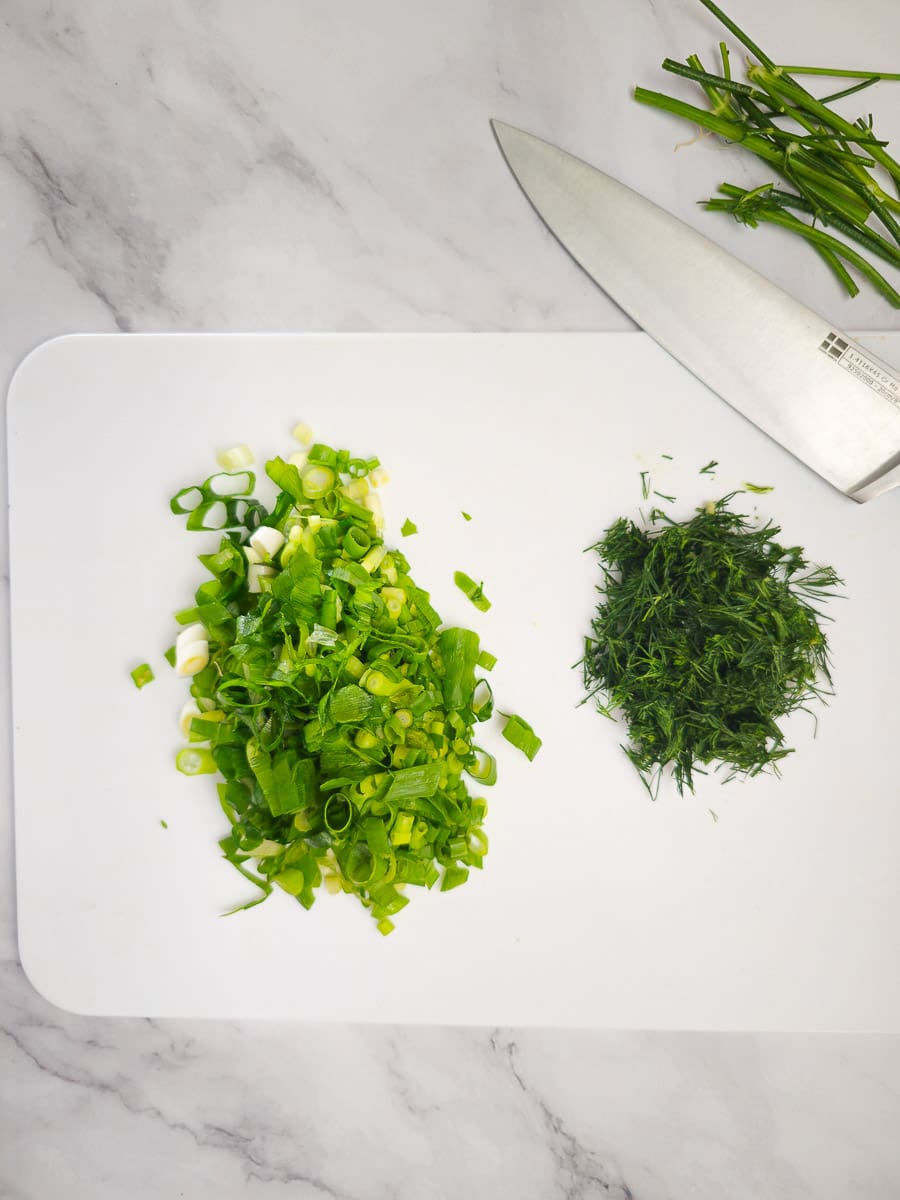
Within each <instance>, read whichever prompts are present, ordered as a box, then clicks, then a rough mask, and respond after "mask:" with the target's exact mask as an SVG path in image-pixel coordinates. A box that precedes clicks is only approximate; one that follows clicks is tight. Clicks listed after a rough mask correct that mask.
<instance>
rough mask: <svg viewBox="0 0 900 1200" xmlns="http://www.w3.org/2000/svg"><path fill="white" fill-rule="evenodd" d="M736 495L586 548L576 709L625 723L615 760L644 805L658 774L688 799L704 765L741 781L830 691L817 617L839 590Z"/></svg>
mask: <svg viewBox="0 0 900 1200" xmlns="http://www.w3.org/2000/svg"><path fill="white" fill-rule="evenodd" d="M735 494H736V493H732V494H731V495H728V496H725V497H723V498H722V499H721V500H719V501H718V502H716V503H710V504H708V505H706V506H705V507H704V508H701V509H698V510H697V512H696V515H695V516H693V517H692V518H691V519H689V520H687V521H684V522H681V523H679V522H676V521H673V520H672V519H671V518H669V517H668V516H667V515H666V514H665V513H663V512H661V511H660V510H659V509H654V510H653V511H652V513H651V514H650V519H651V522H652V524H651V526H650V528H647V529H643V528H640V527H639V526H638V525H636V524H635V523H634V521H631V520H629V519H627V518H625V517H622V518H620V519H619V520H618V521H616V522H615V524H613V525H612V526H610V528H609V529H607V531H606V533H605V534H604V536H603V538H602V539H601V540H600V541H599V542H598V543H597V544H596V545H595V546H593V547H591V549H592V550H594V551H595V552H596V553H597V555H598V557H599V560H600V564H601V568H602V571H603V583H602V585H601V587H600V588H599V589H598V590H599V591H600V593H601V599H600V602H599V605H598V609H597V613H596V616H595V618H594V620H593V621H592V623H591V636H589V637H588V638H587V639H586V646H585V656H584V659H583V669H584V683H585V687H586V689H587V692H588V696H587V699H593V700H595V702H596V704H597V708H598V710H599V711H600V712H602V713H603V714H604V715H605V716H609V717H613V716H614V715H620V716H621V717H622V718H623V719H624V721H625V724H626V726H627V729H628V737H629V745H627V746H625V747H623V749H624V750H625V753H626V754H627V755H628V757H629V758H630V759H631V761H632V763H634V765H635V767H636V768H637V770H638V771H639V772H640V775H641V778H642V779H643V781H644V783H645V785H646V786H647V788H648V790H649V791H650V794H651V796H654V797H655V795H656V792H657V789H658V787H659V781H660V778H661V777H662V774H663V771H664V770H665V769H666V768H671V771H672V775H673V777H674V780H675V783H676V786H677V787H678V791H679V792H683V791H684V789H685V788H688V790H690V791H693V786H694V773H695V772H698V773H700V774H705V773H706V772H705V771H704V770H703V768H704V767H705V766H707V765H708V764H715V766H716V769H719V768H721V767H724V768H727V769H728V775H727V779H732V778H734V777H735V776H753V775H757V774H759V773H760V772H761V771H764V770H766V769H771V770H773V771H774V772H775V773H776V774H777V772H778V763H779V762H780V760H781V759H783V758H784V757H785V756H786V755H788V754H790V753H791V752H792V751H791V749H790V748H789V747H788V746H786V745H785V742H784V735H783V733H782V731H781V728H780V727H779V724H778V722H779V720H780V719H781V718H782V717H784V716H786V715H787V714H788V713H791V712H794V711H795V710H797V709H803V710H806V711H808V709H807V705H808V704H809V702H810V701H813V700H821V699H823V697H824V696H826V695H829V694H831V693H830V686H831V675H830V673H829V659H828V643H827V640H826V637H825V634H824V633H823V632H822V628H821V625H820V621H821V620H823V619H825V618H824V617H823V614H821V613H820V612H819V610H818V608H817V607H816V603H818V602H819V601H820V600H822V599H824V598H826V597H828V596H830V595H833V594H834V592H833V589H834V588H835V587H836V586H838V585H839V584H840V583H841V580H840V579H838V577H837V575H836V574H835V572H834V571H833V570H832V569H831V568H830V567H816V566H811V565H810V564H809V563H808V562H807V561H806V559H805V558H804V554H803V551H802V550H801V549H800V547H797V546H792V547H785V546H782V545H781V544H779V542H778V541H777V540H776V539H777V537H778V535H779V534H780V532H781V530H780V528H779V527H778V526H775V525H773V524H772V523H771V522H769V523H767V524H765V525H763V526H762V527H760V528H754V527H753V526H752V525H751V523H750V520H749V519H748V518H747V517H746V516H743V515H740V514H739V513H736V512H733V511H731V510H730V509H729V507H728V505H729V502H730V501H731V500H732V499H733V497H734V495H735Z"/></svg>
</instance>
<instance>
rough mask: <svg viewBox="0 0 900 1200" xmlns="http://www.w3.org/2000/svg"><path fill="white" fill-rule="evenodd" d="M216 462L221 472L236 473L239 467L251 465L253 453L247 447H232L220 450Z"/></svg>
mask: <svg viewBox="0 0 900 1200" xmlns="http://www.w3.org/2000/svg"><path fill="white" fill-rule="evenodd" d="M216 462H217V463H218V464H219V466H220V467H221V468H222V470H223V471H238V470H240V468H241V467H249V466H251V465H252V463H253V451H252V450H251V449H250V447H249V446H247V445H244V444H242V445H240V446H232V447H230V449H228V450H220V451H219V453H218V454H217V455H216Z"/></svg>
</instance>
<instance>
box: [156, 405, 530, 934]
mask: <svg viewBox="0 0 900 1200" xmlns="http://www.w3.org/2000/svg"><path fill="white" fill-rule="evenodd" d="M295 436H296V437H297V439H298V440H299V441H301V442H303V443H304V445H308V447H309V449H308V452H305V458H304V460H303V462H302V463H301V464H299V465H297V464H295V463H291V462H290V461H287V460H285V459H282V458H275V459H272V460H271V461H270V462H268V463H267V464H266V472H267V474H268V476H269V477H270V479H271V480H272V481H273V482H274V484H275V485H276V487H277V489H278V495H277V497H276V500H275V502H274V505H273V506H272V507H271V508H267V507H265V506H264V505H263V504H262V503H260V502H259V501H258V500H256V499H255V498H254V497H253V496H252V495H251V494H250V493H249V491H246V490H244V491H242V493H241V496H240V497H238V494H237V492H236V491H233V490H232V489H234V488H240V489H246V485H247V483H248V478H249V477H250V475H249V473H248V472H243V476H242V477H240V478H238V476H237V474H236V473H233V474H232V475H229V476H228V477H227V478H225V479H224V480H223V479H222V477H219V476H214V477H212V478H211V479H208V480H206V481H205V482H204V483H203V484H199V485H193V486H189V487H186V488H182V489H181V490H180V491H179V492H178V493H177V495H176V496H175V497H174V498H173V501H172V503H171V507H172V510H173V511H174V512H177V513H180V514H182V515H184V516H185V517H186V524H187V526H188V527H189V528H191V529H197V530H200V529H208V528H209V527H210V526H211V524H212V517H213V516H215V519H216V521H217V522H219V523H220V526H221V540H220V541H219V545H218V549H216V550H214V551H213V552H211V553H204V554H201V555H200V556H199V558H200V561H201V563H202V565H203V566H204V568H205V569H206V571H207V573H208V577H207V579H206V581H205V582H203V583H201V584H200V586H199V587H198V588H197V591H196V593H195V595H194V604H193V605H192V606H190V607H187V608H185V609H183V610H182V612H181V613H180V614H179V617H180V621H181V623H182V624H183V625H184V626H185V628H183V629H182V631H181V632H180V633H179V634H178V637H177V638H176V642H175V647H174V664H175V669H176V671H177V672H178V673H179V674H182V675H186V676H189V677H190V690H191V698H190V700H189V701H188V703H187V704H186V705H185V706H184V708H183V709H182V711H181V714H180V716H179V724H180V728H181V731H182V734H183V735H184V736H185V737H186V738H187V739H188V745H187V746H186V747H184V748H183V749H182V750H180V751H179V752H178V754H177V756H176V766H177V768H178V770H179V771H181V772H182V773H183V774H187V775H198V774H212V773H216V774H217V775H218V777H219V782H218V793H219V803H220V805H221V808H222V810H223V812H224V814H225V816H226V818H227V819H228V822H229V825H230V833H229V835H228V836H227V837H226V838H223V839H222V841H221V842H220V847H221V849H222V853H223V855H224V857H225V858H226V859H227V861H228V862H230V863H231V864H232V865H233V866H234V867H235V868H236V869H237V870H238V871H239V872H240V873H241V875H242V876H243V877H244V878H245V879H246V880H248V881H249V882H250V883H252V884H253V885H254V887H255V888H256V889H257V890H258V893H259V894H258V895H256V896H254V897H253V898H252V899H250V900H249V901H247V902H246V903H245V904H243V905H240V906H239V908H249V907H253V906H254V905H256V904H259V903H261V902H262V901H263V900H265V899H266V898H267V896H268V895H270V894H271V892H272V891H273V890H274V889H276V888H277V889H278V890H279V891H281V892H284V893H286V894H287V895H289V896H292V897H294V898H296V900H297V901H298V902H299V903H300V904H301V905H302V906H303V907H304V908H309V907H310V906H311V905H312V903H313V901H314V899H315V896H316V893H317V891H318V889H319V888H320V887H322V886H324V887H325V889H326V890H327V891H329V892H333V893H336V894H337V893H347V894H350V895H353V896H355V897H356V898H357V899H358V900H359V901H360V902H361V904H362V905H363V906H364V907H365V908H366V909H367V910H368V911H369V912H370V913H371V915H372V917H373V918H374V921H375V923H376V927H377V928H378V929H379V931H380V932H382V933H385V934H386V933H390V932H391V930H392V929H393V928H394V918H395V917H396V915H397V913H399V912H400V911H401V910H402V908H404V907H405V905H406V904H407V903H408V902H409V897H408V896H406V895H404V891H403V889H404V888H405V887H406V886H407V885H415V886H418V887H426V888H431V887H434V886H435V885H439V887H440V889H441V890H442V891H449V890H452V889H453V888H455V887H458V886H460V884H462V883H464V882H465V881H466V879H467V878H468V876H469V872H470V870H471V869H472V868H475V869H478V868H480V867H481V866H482V860H483V858H484V856H485V854H486V853H487V838H486V837H485V835H484V833H483V830H482V828H481V825H482V822H483V820H484V817H485V814H486V812H487V805H486V803H485V801H484V799H483V797H481V796H478V795H472V794H471V793H470V792H469V790H468V784H467V780H468V781H470V782H471V783H472V784H474V785H476V786H478V787H488V786H490V785H492V784H493V783H494V780H495V778H496V771H497V768H496V763H495V761H494V759H493V758H492V757H491V756H490V755H488V754H486V753H485V752H484V751H483V750H481V749H480V748H479V747H478V745H477V740H476V736H475V730H476V728H477V727H479V726H480V725H481V723H483V722H486V721H488V720H490V719H491V717H492V711H493V696H492V693H491V689H490V686H489V685H488V683H487V682H486V680H484V679H483V678H481V677H480V676H479V675H478V670H479V669H482V670H489V669H490V668H491V667H492V666H493V665H494V663H495V661H496V660H495V658H494V656H493V655H491V654H489V653H488V652H487V651H483V650H482V649H481V647H480V645H479V640H478V636H477V634H475V633H474V632H472V631H471V630H468V629H464V628H461V627H455V626H451V627H444V626H443V625H442V623H441V618H440V615H439V614H438V613H437V612H436V611H435V609H434V608H433V606H432V605H431V602H430V599H429V596H428V593H427V592H426V591H424V590H423V589H422V588H420V587H419V586H418V585H417V584H416V582H415V581H414V579H413V578H412V577H411V576H410V568H409V564H408V562H407V560H406V559H405V558H404V556H403V555H402V554H401V553H400V552H399V551H398V550H396V549H393V548H390V547H389V546H388V545H387V544H386V543H385V541H384V538H383V534H382V529H381V519H380V517H381V514H380V511H378V508H379V506H378V505H372V503H371V501H372V499H373V492H372V490H371V489H372V486H373V485H375V484H382V483H383V482H384V478H385V477H386V473H385V472H384V471H383V468H381V467H380V466H379V464H378V460H377V459H376V458H371V457H370V458H361V457H356V456H353V455H351V454H350V453H349V452H347V451H344V450H335V449H333V448H332V447H330V446H327V445H325V444H323V443H313V442H312V433H311V431H309V430H307V429H305V428H304V429H301V430H300V431H299V432H298V431H297V430H295ZM379 472H380V473H381V478H378V477H377V476H378V473H379ZM223 496H225V497H226V498H225V499H223ZM238 498H240V500H241V505H240V506H238V504H237V502H236V501H237V499H238ZM216 504H218V505H219V506H220V509H219V510H216V511H215V513H214V512H213V506H214V505H216ZM198 512H199V514H200V515H199V517H198V515H197V514H198ZM408 524H411V522H410V523H408ZM406 532H409V531H406ZM469 582H471V581H469ZM472 586H473V588H475V585H474V584H473V585H472ZM475 590H476V591H477V588H475ZM476 599H477V597H476ZM484 603H485V606H486V602H484ZM514 744H518V743H516V742H514ZM235 911H237V910H235Z"/></svg>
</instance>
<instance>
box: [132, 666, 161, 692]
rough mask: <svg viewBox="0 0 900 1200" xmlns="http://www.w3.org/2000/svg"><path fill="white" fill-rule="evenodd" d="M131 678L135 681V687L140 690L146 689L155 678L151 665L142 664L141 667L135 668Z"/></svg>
mask: <svg viewBox="0 0 900 1200" xmlns="http://www.w3.org/2000/svg"><path fill="white" fill-rule="evenodd" d="M131 678H132V679H133V680H134V686H135V687H136V688H138V689H140V688H142V687H146V686H147V684H148V683H152V682H153V680H154V678H155V676H154V674H153V671H152V670H151V668H150V664H149V663H141V665H140V666H139V667H135V668H134V670H133V671H132V672H131Z"/></svg>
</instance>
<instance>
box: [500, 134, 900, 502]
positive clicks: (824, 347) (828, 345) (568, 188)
mask: <svg viewBox="0 0 900 1200" xmlns="http://www.w3.org/2000/svg"><path fill="white" fill-rule="evenodd" d="M491 124H492V126H493V129H494V133H495V135H496V138H497V142H498V144H499V146H500V149H501V150H502V152H503V156H504V158H505V159H506V161H507V163H508V165H509V168H510V170H511V171H512V173H513V175H514V176H515V178H516V180H517V181H518V183H519V185H520V187H521V188H522V190H523V192H524V193H525V195H526V196H527V198H528V199H529V200H530V202H531V204H532V205H533V206H534V208H535V211H536V212H537V214H538V216H539V217H540V218H541V220H542V221H543V222H544V224H545V225H546V226H547V228H548V229H549V230H550V232H551V233H552V234H554V236H555V237H556V238H557V239H558V240H559V241H560V243H561V244H562V245H563V247H564V248H565V249H566V250H567V251H568V252H569V254H571V256H572V257H573V258H574V259H575V261H576V262H577V263H578V264H579V265H580V266H581V267H582V268H583V269H584V270H585V271H586V272H587V273H588V275H590V277H591V278H592V279H593V280H594V282H595V283H597V284H598V285H599V286H600V287H601V288H602V289H603V290H604V291H605V292H607V294H608V295H609V296H610V297H611V298H612V299H613V300H615V301H616V303H617V304H619V305H620V306H621V307H622V308H623V309H624V310H625V311H626V312H627V313H628V314H629V315H630V316H631V317H633V318H634V320H635V321H636V322H637V323H638V325H640V326H641V327H642V328H643V329H645V330H646V331H647V333H649V334H650V335H651V337H653V338H654V339H655V340H656V341H657V342H659V344H660V345H661V346H663V347H664V348H665V349H666V350H668V351H669V353H670V354H672V355H674V357H675V358H677V359H678V360H679V361H680V362H682V363H683V364H684V365H685V366H686V367H687V368H688V370H690V371H692V372H693V373H694V374H695V375H696V376H697V377H698V378H699V379H701V380H702V381H703V382H704V383H705V384H707V385H708V386H709V387H710V388H712V390H713V391H715V392H717V393H718V395H720V396H721V397H722V399H723V400H726V401H727V402H728V403H729V404H730V405H731V406H732V407H733V408H736V409H737V410H738V412H740V413H742V414H743V415H744V416H745V417H747V418H748V419H749V420H751V421H752V422H753V423H754V424H755V425H758V426H759V428H760V429H763V430H764V431H765V432H766V433H767V434H768V435H769V436H770V437H772V438H774V439H775V440H776V441H778V442H780V443H781V445H782V446H784V447H785V449H787V450H789V451H790V452H791V453H792V454H794V455H796V457H797V458H799V459H800V460H802V461H803V462H804V463H806V464H807V466H809V467H811V468H812V469H813V470H814V471H816V472H817V473H818V474H819V475H821V476H822V477H823V478H824V479H827V480H828V482H829V483H831V484H833V485H834V486H835V487H836V488H839V489H840V490H841V491H842V492H844V493H845V494H846V495H848V496H851V497H852V498H853V499H855V500H859V501H865V500H871V499H872V498H873V497H874V496H877V495H879V494H881V493H882V492H885V491H888V490H889V489H890V488H892V487H896V486H897V485H898V484H900V374H898V372H897V371H895V370H894V368H892V367H890V366H888V365H887V363H884V362H882V361H881V360H880V359H878V358H876V357H875V356H874V355H873V354H871V353H870V352H869V351H868V350H865V349H863V347H862V346H860V345H859V344H858V343H856V342H854V341H853V339H852V338H850V337H848V336H847V335H846V334H844V333H841V332H839V331H838V330H836V329H834V328H833V326H832V325H831V324H830V323H829V322H828V321H826V320H825V318H824V317H820V316H818V315H817V314H816V313H814V312H813V311H812V310H811V309H809V308H806V307H805V305H803V304H800V302H799V301H797V300H795V299H793V297H791V296H789V295H788V294H787V293H786V292H783V291H782V290H781V289H780V288H778V287H776V286H775V284H773V283H771V282H770V281H769V280H767V279H765V278H763V276H762V275H759V274H758V273H757V272H756V271H754V270H752V269H751V268H750V267H748V266H746V265H745V264H744V263H742V262H740V261H739V260H738V259H736V258H734V256H733V255H731V254H729V253H728V252H727V251H725V250H722V249H721V248H720V247H719V246H716V245H715V244H714V243H713V242H711V241H709V239H708V238H705V237H703V235H702V234H699V233H697V232H696V230H694V229H692V228H691V227H690V226H689V225H686V224H685V223H684V222H683V221H679V220H678V219H677V218H676V217H673V216H672V215H671V214H670V213H667V212H665V211H664V210H663V209H661V208H659V207H657V205H655V204H653V203H651V201H649V200H647V199H646V198H645V197H644V196H640V195H639V194H638V193H637V192H634V191H632V190H631V189H630V188H627V187H625V186H624V184H621V183H619V182H617V180H615V179H613V178H611V176H609V175H605V174H604V173H603V172H602V171H599V170H597V169H596V168H595V167H592V166H590V165H589V164H588V163H586V162H584V161H582V160H581V159H579V158H576V157H575V156H574V155H572V154H568V153H567V152H566V151H565V150H561V149H560V148H559V147H558V146H553V145H551V144H550V143H549V142H545V141H542V140H541V139H540V138H537V137H535V136H534V135H533V134H530V133H526V132H525V131H524V130H521V129H516V128H514V127H513V126H512V125H506V124H503V123H502V122H500V121H493V122H491Z"/></svg>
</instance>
